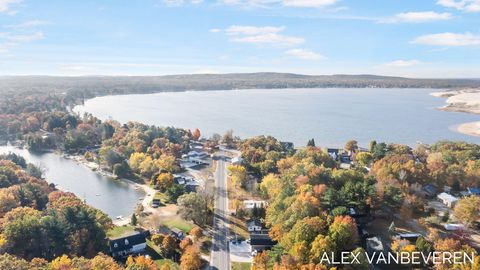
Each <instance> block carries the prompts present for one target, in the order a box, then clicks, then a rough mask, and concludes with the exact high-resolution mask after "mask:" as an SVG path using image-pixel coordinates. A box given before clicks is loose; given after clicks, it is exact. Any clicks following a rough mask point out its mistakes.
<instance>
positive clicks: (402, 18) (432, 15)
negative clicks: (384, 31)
mask: <svg viewBox="0 0 480 270" xmlns="http://www.w3.org/2000/svg"><path fill="white" fill-rule="evenodd" d="M452 18H453V16H452V14H450V13H447V12H444V13H438V12H434V11H424V12H405V13H399V14H396V15H395V16H393V17H390V18H386V19H381V20H379V22H380V23H402V22H405V23H422V22H430V21H445V20H450V19H452Z"/></svg>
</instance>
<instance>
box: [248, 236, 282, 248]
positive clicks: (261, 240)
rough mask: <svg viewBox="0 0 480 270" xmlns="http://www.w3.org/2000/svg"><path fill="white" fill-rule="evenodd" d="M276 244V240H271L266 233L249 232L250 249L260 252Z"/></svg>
mask: <svg viewBox="0 0 480 270" xmlns="http://www.w3.org/2000/svg"><path fill="white" fill-rule="evenodd" d="M276 244H277V242H275V241H273V240H272V239H271V238H270V236H268V234H250V246H252V251H256V252H260V251H264V250H269V249H271V248H272V247H273V246H275V245H276Z"/></svg>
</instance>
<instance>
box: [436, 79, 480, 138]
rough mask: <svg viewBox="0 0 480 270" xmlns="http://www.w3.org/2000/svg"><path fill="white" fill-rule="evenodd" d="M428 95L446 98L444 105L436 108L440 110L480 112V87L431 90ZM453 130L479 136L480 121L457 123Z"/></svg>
mask: <svg viewBox="0 0 480 270" xmlns="http://www.w3.org/2000/svg"><path fill="white" fill-rule="evenodd" d="M430 95H431V96H434V97H438V98H446V101H445V102H446V105H445V106H442V107H439V108H437V109H439V110H441V111H445V112H462V113H470V114H480V89H474V88H467V89H461V90H453V91H445V92H433V93H430ZM455 130H456V131H457V132H458V133H462V134H465V135H469V136H474V137H480V121H476V122H468V123H462V124H459V125H458V126H457V127H456V128H455Z"/></svg>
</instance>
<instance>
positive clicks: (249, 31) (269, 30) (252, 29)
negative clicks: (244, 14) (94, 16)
mask: <svg viewBox="0 0 480 270" xmlns="http://www.w3.org/2000/svg"><path fill="white" fill-rule="evenodd" d="M283 30H285V26H280V27H275V26H263V27H257V26H242V25H232V26H230V27H229V28H227V29H225V32H226V33H227V35H238V34H243V35H262V34H276V33H279V32H282V31H283Z"/></svg>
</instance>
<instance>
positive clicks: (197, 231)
mask: <svg viewBox="0 0 480 270" xmlns="http://www.w3.org/2000/svg"><path fill="white" fill-rule="evenodd" d="M189 234H190V235H191V236H192V237H193V239H194V240H195V241H198V240H199V239H200V238H201V237H202V236H203V230H202V229H201V228H200V227H197V226H195V227H193V228H192V229H191V230H190V232H189Z"/></svg>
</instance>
